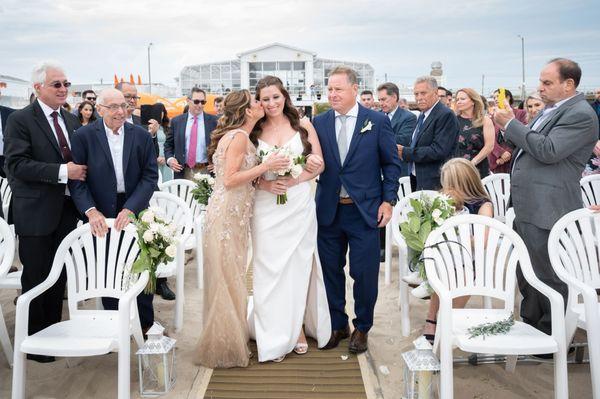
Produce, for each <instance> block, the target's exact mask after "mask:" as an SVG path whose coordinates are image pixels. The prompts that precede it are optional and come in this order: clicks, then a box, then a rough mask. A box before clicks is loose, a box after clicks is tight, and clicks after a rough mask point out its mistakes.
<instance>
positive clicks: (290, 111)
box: [250, 76, 312, 155]
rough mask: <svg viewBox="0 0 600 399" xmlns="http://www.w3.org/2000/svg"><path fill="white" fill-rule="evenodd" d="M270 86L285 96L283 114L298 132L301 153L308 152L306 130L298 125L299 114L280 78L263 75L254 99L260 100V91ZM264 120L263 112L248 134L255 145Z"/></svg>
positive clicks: (308, 144) (309, 149) (309, 146)
mask: <svg viewBox="0 0 600 399" xmlns="http://www.w3.org/2000/svg"><path fill="white" fill-rule="evenodd" d="M270 86H275V87H277V89H278V90H279V91H280V92H281V94H283V97H284V98H285V103H284V104H283V114H284V115H285V117H286V118H287V119H288V121H290V125H291V126H292V129H294V130H295V131H297V132H300V139H301V140H302V146H303V147H304V152H303V153H302V154H303V155H308V154H310V153H311V151H312V146H311V144H310V141H308V130H306V129H305V128H303V127H302V126H301V125H300V115H299V114H298V110H297V109H296V107H294V104H293V103H292V99H291V98H290V93H288V91H287V90H286V89H285V86H284V85H283V82H282V81H281V79H279V78H278V77H276V76H265V77H264V78H262V79H261V80H259V81H258V84H257V85H256V100H257V101H260V91H261V90H262V89H264V88H267V87H270ZM266 120H267V115H266V114H265V116H264V117H263V118H262V119H261V120H259V121H258V122H257V123H256V125H255V126H254V129H253V130H252V133H251V134H250V140H251V141H252V143H253V144H254V145H255V146H258V136H260V133H261V132H262V125H263V123H265V121H266Z"/></svg>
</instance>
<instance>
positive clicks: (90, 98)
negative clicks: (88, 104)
mask: <svg viewBox="0 0 600 399" xmlns="http://www.w3.org/2000/svg"><path fill="white" fill-rule="evenodd" d="M86 100H88V101H96V97H86Z"/></svg>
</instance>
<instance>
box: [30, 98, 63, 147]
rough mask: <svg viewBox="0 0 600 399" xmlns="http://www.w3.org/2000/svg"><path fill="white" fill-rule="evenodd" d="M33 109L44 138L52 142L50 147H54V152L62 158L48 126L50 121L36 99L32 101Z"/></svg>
mask: <svg viewBox="0 0 600 399" xmlns="http://www.w3.org/2000/svg"><path fill="white" fill-rule="evenodd" d="M33 110H34V117H35V121H36V123H37V124H38V125H39V127H40V128H41V129H42V132H44V134H45V135H46V138H47V139H48V141H50V144H52V147H54V149H55V150H56V153H57V154H59V155H60V157H61V158H62V153H61V152H60V149H59V148H58V141H57V140H56V137H54V133H53V132H52V128H51V127H50V122H48V119H47V118H46V115H44V111H43V110H42V107H41V106H40V104H38V102H37V101H35V102H34V103H33Z"/></svg>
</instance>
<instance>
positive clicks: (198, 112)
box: [165, 87, 217, 180]
mask: <svg viewBox="0 0 600 399" xmlns="http://www.w3.org/2000/svg"><path fill="white" fill-rule="evenodd" d="M187 103H188V106H189V110H188V112H186V113H184V114H182V115H179V116H176V117H175V118H173V120H172V121H171V128H170V129H169V130H170V134H169V135H167V140H166V141H165V158H167V165H168V166H169V167H170V168H171V169H172V170H173V174H174V177H175V178H176V179H189V180H191V179H192V178H193V176H194V174H195V173H198V172H201V173H206V172H207V171H208V165H209V164H212V161H211V160H210V159H208V155H207V149H208V146H209V144H210V134H211V132H212V131H213V130H214V129H215V127H217V118H216V117H215V116H214V115H210V114H207V113H205V112H204V105H205V104H206V92H205V91H204V90H202V89H199V88H197V87H194V88H192V91H191V93H190V95H189V96H188V100H187Z"/></svg>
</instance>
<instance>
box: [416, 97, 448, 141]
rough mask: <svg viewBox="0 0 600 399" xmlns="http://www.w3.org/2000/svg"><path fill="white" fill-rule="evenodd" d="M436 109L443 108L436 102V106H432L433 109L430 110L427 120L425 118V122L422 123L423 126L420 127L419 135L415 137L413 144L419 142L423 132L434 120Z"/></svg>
mask: <svg viewBox="0 0 600 399" xmlns="http://www.w3.org/2000/svg"><path fill="white" fill-rule="evenodd" d="M438 107H443V105H442V104H441V103H439V102H438V103H437V104H436V105H434V106H433V109H432V110H431V112H430V113H429V115H428V116H427V118H425V121H423V126H422V127H421V130H419V134H418V135H417V137H415V143H418V142H419V140H420V139H421V136H423V132H424V131H425V130H426V129H427V128H428V127H429V125H430V124H431V123H432V122H433V120H434V119H435V114H436V112H437V109H438Z"/></svg>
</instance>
